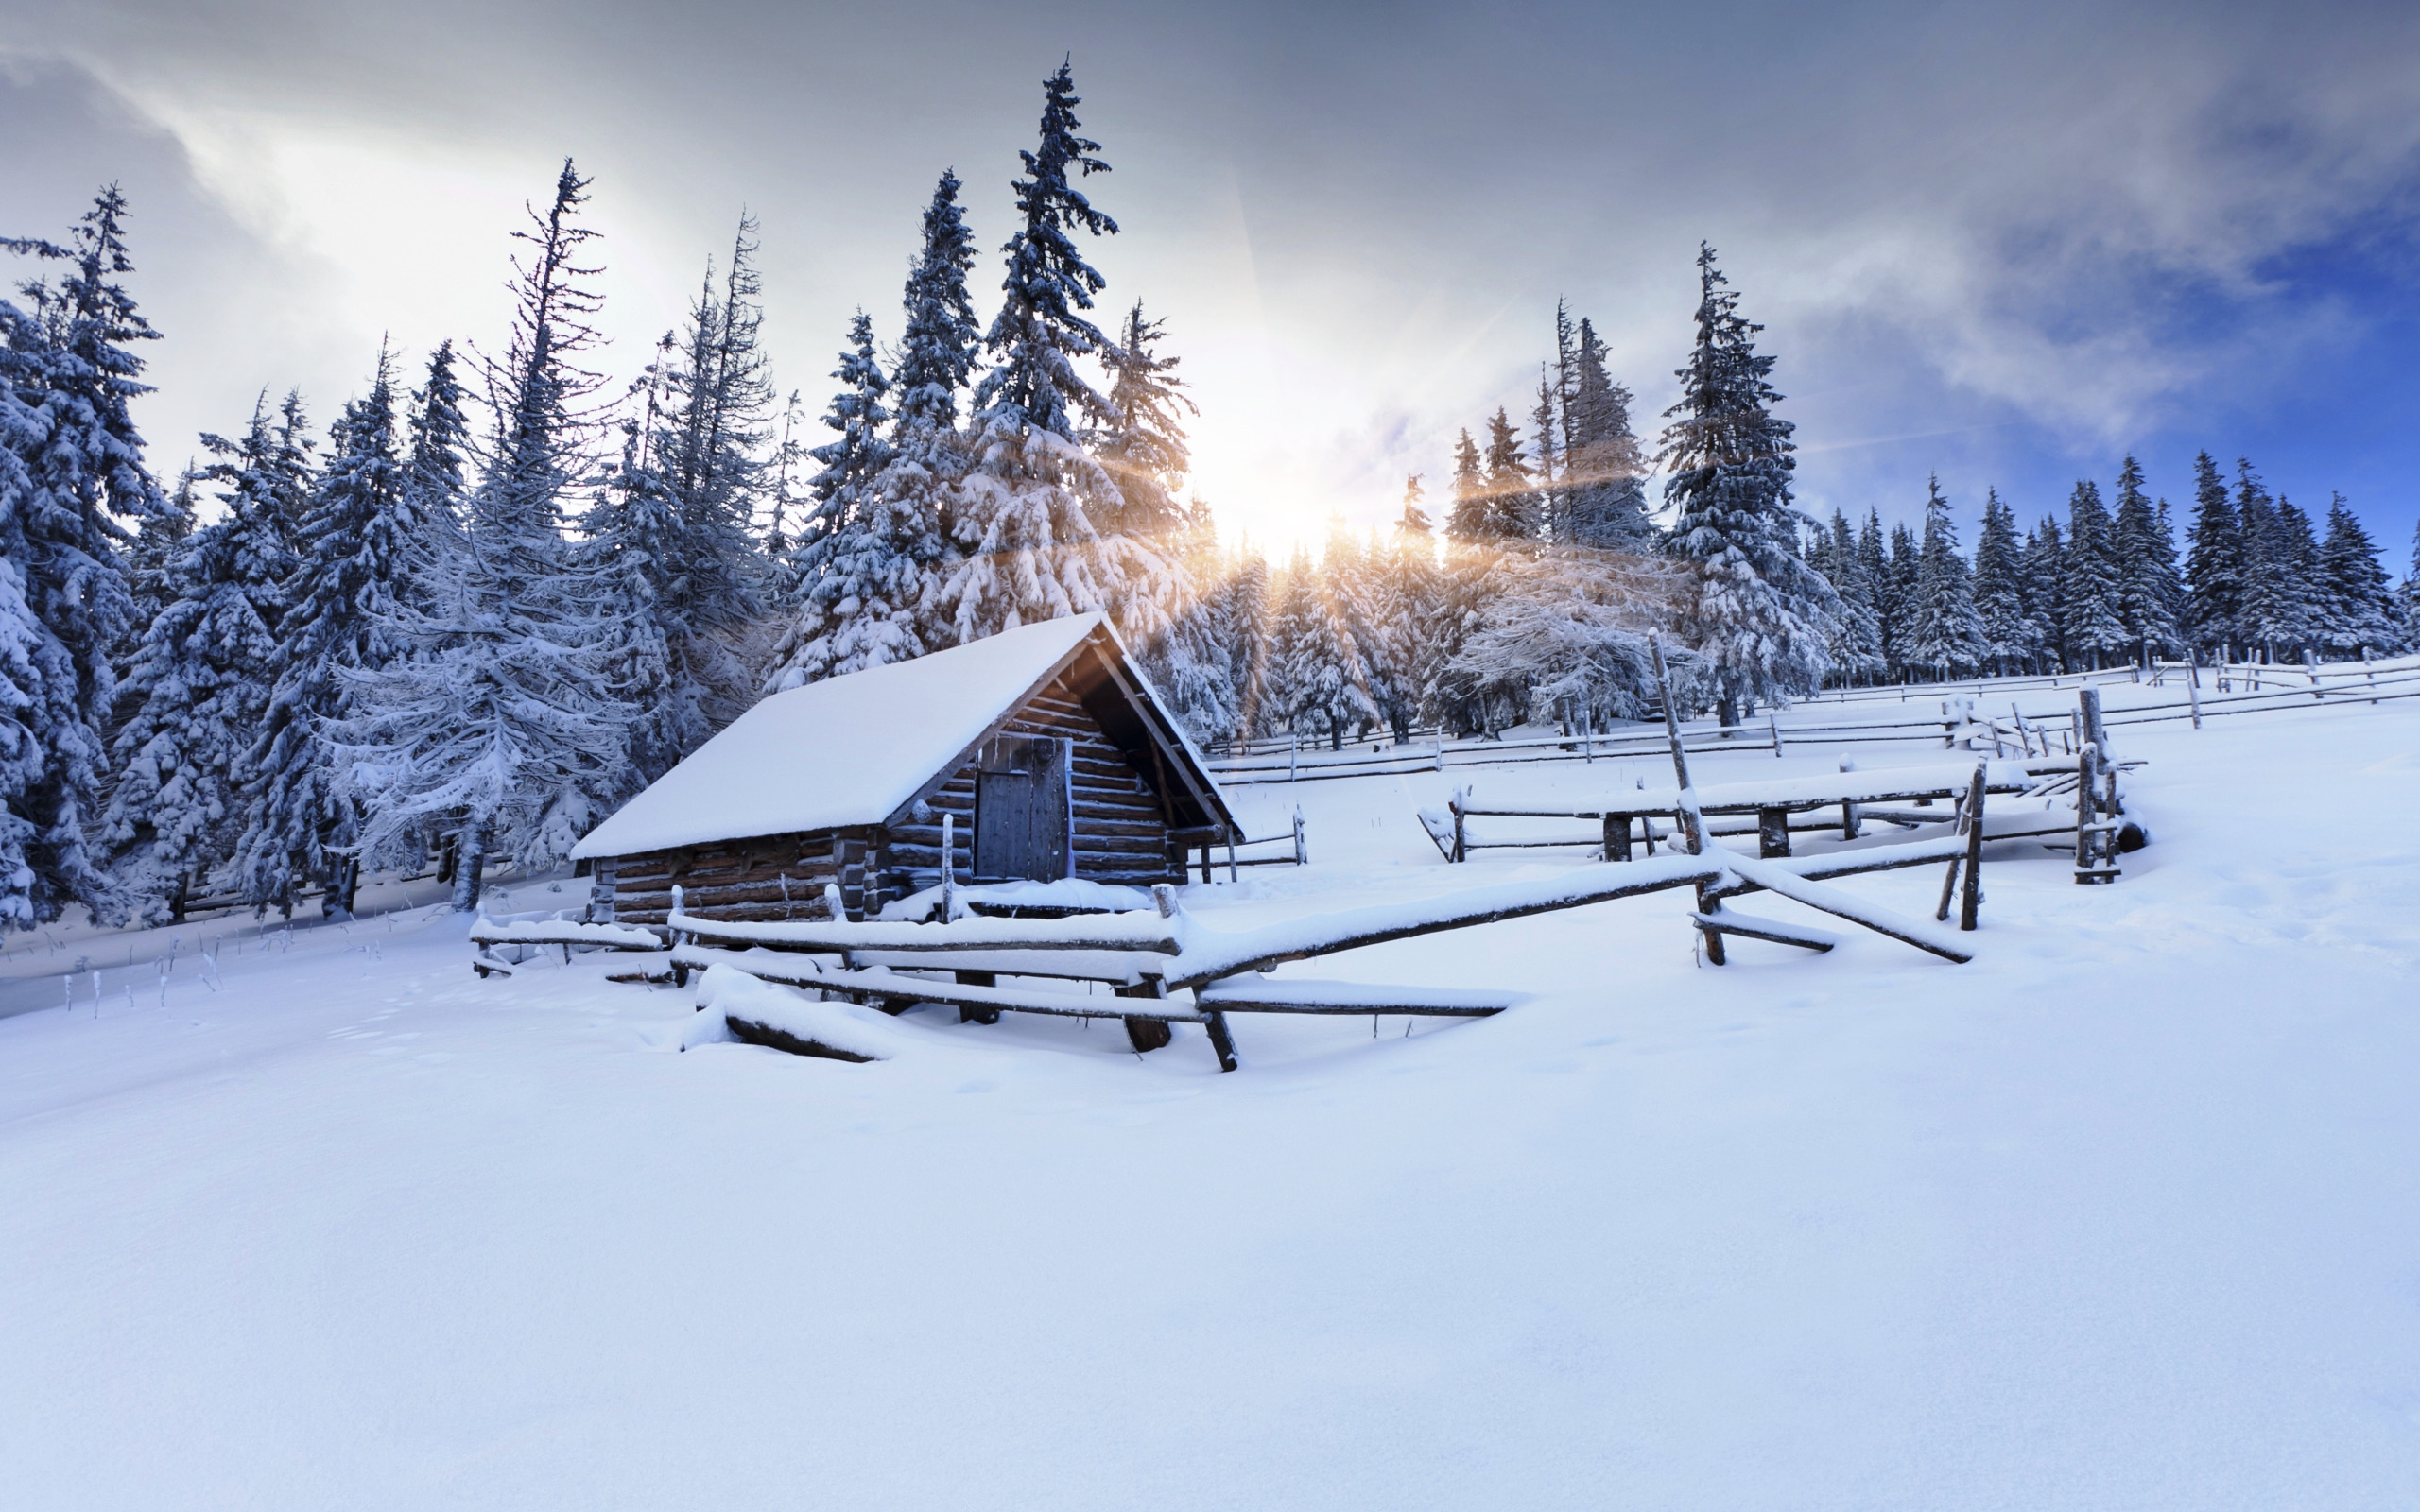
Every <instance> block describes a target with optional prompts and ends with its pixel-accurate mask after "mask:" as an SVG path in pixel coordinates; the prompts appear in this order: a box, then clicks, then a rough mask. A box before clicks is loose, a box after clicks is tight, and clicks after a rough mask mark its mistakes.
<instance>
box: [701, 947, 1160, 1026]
mask: <svg viewBox="0 0 2420 1512" xmlns="http://www.w3.org/2000/svg"><path fill="white" fill-rule="evenodd" d="M672 958H673V960H674V962H675V963H676V964H678V965H680V966H683V967H684V968H686V969H687V970H689V971H704V970H705V969H706V968H707V967H709V966H718V965H719V966H732V967H736V968H737V969H739V970H740V971H745V972H747V973H748V974H749V975H751V976H753V977H757V978H759V979H761V980H763V981H767V982H780V983H783V984H785V985H787V986H789V987H803V988H812V989H814V990H816V991H820V992H830V993H833V994H835V995H836V996H840V997H846V998H850V999H852V1000H854V1001H857V1002H883V1003H898V1004H915V1003H937V1004H940V1005H942V1006H943V1007H954V1008H977V1009H999V1008H1007V1009H1010V1010H1011V1011H1013V1012H1017V1013H1046V1014H1050V1015H1053V1016H1055V1017H1058V1018H1063V1019H1123V1018H1126V1017H1128V1016H1130V1015H1138V1016H1142V1017H1147V1018H1154V1019H1170V1020H1174V1021H1175V1022H1179V1023H1199V1022H1201V1014H1199V1013H1197V1012H1195V1011H1193V1010H1192V1009H1191V1008H1189V1007H1187V1006H1185V1005H1183V1004H1181V1003H1177V1002H1173V1001H1162V1002H1157V1003H1151V1004H1148V1005H1147V1004H1143V1003H1137V1002H1131V1001H1129V1000H1127V999H1123V998H1117V997H1084V996H1080V995H1078V994H1076V993H1072V992H1036V991H1030V990H1026V989H1022V988H1001V987H972V986H963V985H960V984H959V983H957V982H947V981H942V980H940V979H939V978H938V977H930V976H904V975H901V974H899V973H898V972H895V971H890V970H888V969H887V968H875V969H873V970H869V971H851V970H849V969H848V968H846V967H840V966H832V967H824V966H821V965H819V964H818V963H817V962H816V961H814V960H813V959H811V958H809V957H807V956H804V955H797V954H785V953H782V952H778V951H718V950H715V949H712V948H711V947H708V946H703V945H683V946H682V947H681V948H680V949H679V950H677V951H675V952H673V955H672Z"/></svg>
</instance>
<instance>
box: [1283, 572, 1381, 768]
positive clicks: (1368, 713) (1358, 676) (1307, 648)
mask: <svg viewBox="0 0 2420 1512" xmlns="http://www.w3.org/2000/svg"><path fill="white" fill-rule="evenodd" d="M1271 639H1272V641H1273V644H1272V646H1271V651H1272V661H1273V662H1274V663H1275V665H1274V666H1273V668H1272V669H1271V670H1272V676H1271V681H1272V683H1273V684H1274V687H1273V688H1272V690H1271V691H1272V692H1273V693H1275V694H1276V695H1277V696H1278V697H1279V698H1280V699H1281V700H1282V708H1283V712H1284V716H1285V721H1286V727H1287V728H1288V729H1289V730H1297V731H1300V732H1302V733H1305V734H1321V733H1324V734H1325V735H1326V736H1327V737H1328V742H1329V745H1330V747H1341V746H1342V745H1343V743H1344V731H1345V729H1346V727H1347V726H1349V725H1352V724H1354V723H1356V722H1360V723H1363V724H1371V723H1375V722H1376V721H1377V719H1378V718H1379V713H1378V708H1377V705H1376V704H1374V702H1372V701H1371V698H1370V696H1369V694H1368V692H1367V688H1368V685H1369V677H1368V672H1367V670H1366V669H1365V668H1364V667H1363V666H1362V664H1361V658H1360V653H1359V651H1358V649H1357V647H1356V645H1355V644H1354V640H1353V635H1352V632H1351V629H1350V627H1348V626H1347V625H1346V623H1345V616H1344V613H1343V610H1342V608H1341V606H1340V605H1339V604H1338V602H1337V600H1336V598H1335V595H1334V594H1332V593H1328V592H1327V591H1326V585H1325V583H1324V582H1323V581H1322V575H1321V572H1320V570H1319V568H1318V567H1317V566H1316V565H1314V564H1313V563H1312V561H1311V558H1310V555H1309V553H1307V552H1305V550H1304V549H1303V548H1302V547H1301V546H1299V545H1298V546H1296V547H1295V548H1294V556H1293V559H1292V560H1290V561H1289V562H1288V563H1287V567H1286V581H1285V586H1284V589H1283V590H1282V592H1281V593H1280V595H1279V599H1278V607H1277V626H1276V633H1275V634H1274V636H1272V638H1271Z"/></svg>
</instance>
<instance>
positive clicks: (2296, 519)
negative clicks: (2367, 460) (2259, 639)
mask: <svg viewBox="0 0 2420 1512" xmlns="http://www.w3.org/2000/svg"><path fill="white" fill-rule="evenodd" d="M2275 519H2276V531H2277V536H2276V547H2275V550H2274V553H2273V558H2272V560H2273V563H2274V566H2275V568H2276V570H2277V571H2278V574H2279V576H2280V577H2281V578H2282V579H2283V583H2284V587H2283V590H2282V591H2281V593H2279V599H2280V602H2281V603H2282V604H2284V605H2285V606H2286V609H2285V614H2286V618H2285V619H2284V621H2283V622H2282V624H2281V625H2280V626H2279V627H2278V634H2277V636H2276V640H2277V642H2278V644H2279V646H2280V649H2282V650H2286V651H2288V652H2289V653H2295V654H2293V655H2290V657H2289V659H2290V660H2299V655H2298V653H2300V652H2303V651H2306V650H2310V649H2313V648H2315V647H2316V646H2317V645H2318V644H2319V643H2320V640H2321V638H2322V635H2323V633H2324V632H2323V628H2322V625H2321V620H2322V617H2323V614H2324V610H2323V607H2322V602H2321V600H2322V595H2323V593H2325V580H2324V578H2323V577H2322V576H2321V571H2320V561H2319V536H2318V533H2317V532H2316V531H2314V530H2313V529H2312V528H2311V522H2310V516H2309V515H2308V514H2305V513H2304V512H2303V511H2302V509H2301V508H2300V507H2297V506H2296V505H2295V504H2294V503H2293V502H2292V501H2291V500H2290V499H2288V498H2287V497H2286V496H2285V495H2284V494H2282V493H2281V494H2279V495H2278V496H2277V512H2276V516H2275Z"/></svg>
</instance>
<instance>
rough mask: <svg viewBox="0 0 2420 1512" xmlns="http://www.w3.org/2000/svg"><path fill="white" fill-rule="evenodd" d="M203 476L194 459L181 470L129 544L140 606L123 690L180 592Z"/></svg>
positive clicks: (124, 658)
mask: <svg viewBox="0 0 2420 1512" xmlns="http://www.w3.org/2000/svg"><path fill="white" fill-rule="evenodd" d="M199 482H200V476H199V472H197V471H196V470H195V468H194V465H193V463H191V462H187V463H186V464H185V467H184V471H183V472H180V473H178V474H177V482H176V487H174V488H172V489H170V490H168V493H167V498H166V499H165V501H164V505H163V507H162V508H161V509H160V512H159V513H157V514H154V515H152V516H150V517H149V518H147V519H146V520H145V521H143V523H142V524H141V525H140V526H138V527H137V528H136V530H135V531H134V541H133V543H132V544H131V545H130V547H128V549H127V552H126V577H127V587H128V589H129V590H130V592H131V593H132V594H133V602H134V610H133V614H132V616H131V618H130V620H129V621H128V625H127V633H126V635H125V637H124V638H123V640H121V642H120V643H119V650H118V654H117V655H116V657H115V658H114V661H115V662H116V665H117V667H118V680H119V683H120V688H121V692H122V691H123V686H124V683H125V676H126V669H127V668H129V667H130V666H132V665H133V664H134V658H135V654H136V653H137V652H138V651H140V650H141V649H142V646H143V632H144V630H145V629H147V628H148V627H149V626H150V624H151V621H152V619H153V618H154V617H156V616H157V615H158V614H159V612H160V610H163V609H164V608H166V607H167V604H168V601H169V600H170V599H172V598H174V597H175V596H176V584H175V581H174V576H175V571H176V564H177V559H178V558H181V557H182V556H183V555H184V549H185V542H186V541H188V540H190V539H191V538H192V536H193V532H194V526H195V524H197V523H198V518H199V509H200V502H201V501H200V495H199V491H198V485H199ZM122 712H124V713H131V712H132V711H130V710H123V711H122Z"/></svg>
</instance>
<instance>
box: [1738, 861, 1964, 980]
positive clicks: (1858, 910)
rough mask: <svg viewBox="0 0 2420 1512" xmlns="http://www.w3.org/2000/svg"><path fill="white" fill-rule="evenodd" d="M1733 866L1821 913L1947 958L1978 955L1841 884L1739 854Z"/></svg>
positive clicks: (1942, 932)
mask: <svg viewBox="0 0 2420 1512" xmlns="http://www.w3.org/2000/svg"><path fill="white" fill-rule="evenodd" d="M1731 866H1732V868H1733V869H1734V870H1735V871H1737V873H1738V874H1739V876H1740V877H1741V878H1742V879H1744V880H1746V881H1749V882H1753V883H1755V884H1756V885H1759V886H1761V887H1763V888H1765V889H1766V890H1767V891H1769V892H1777V893H1779V894H1781V895H1782V896H1783V897H1785V898H1787V899H1789V900H1790V901H1791V902H1799V903H1805V904H1806V906H1807V907H1809V908H1812V909H1815V910H1816V911H1817V912H1819V913H1826V914H1831V915H1833V916H1834V917H1836V918H1840V919H1847V920H1848V921H1849V922H1850V923H1853V924H1862V925H1864V926H1865V927H1866V928H1868V929H1870V930H1873V931H1874V932H1875V933H1876V934H1877V935H1887V936H1890V937H1891V938H1893V939H1895V940H1898V941H1899V942H1901V943H1902V944H1907V945H1913V946H1914V947H1915V948H1916V949H1918V950H1920V951H1927V952H1929V953H1931V954H1935V955H1938V956H1940V957H1941V958H1942V959H1943V960H1945V961H1955V962H1957V963H1958V964H1959V965H1964V964H1965V963H1967V962H1968V961H1971V960H1973V959H1974V958H1975V953H1974V951H1973V950H1971V949H1969V948H1968V947H1967V946H1966V945H1965V944H1964V942H1962V941H1961V940H1960V939H1959V937H1958V936H1956V935H1954V934H1951V933H1949V932H1947V931H1945V930H1940V929H1936V928H1934V927H1933V925H1932V924H1931V923H1930V922H1928V921H1927V920H1924V919H1910V918H1908V917H1907V916H1906V915H1904V914H1900V913H1896V912H1894V911H1893V910H1891V909H1888V908H1881V907H1877V906H1876V905H1875V904H1873V903H1869V902H1866V901H1865V900H1864V899H1862V898H1853V897H1851V896H1849V895H1848V894H1847V893H1844V892H1841V891H1840V890H1839V889H1838V888H1834V887H1826V886H1824V885H1821V884H1819V883H1812V882H1808V881H1807V880H1806V878H1804V877H1800V876H1797V875H1795V874H1794V873H1792V872H1790V871H1789V870H1787V869H1785V868H1782V867H1781V866H1780V865H1779V864H1777V863H1774V862H1771V861H1751V860H1749V859H1748V858H1747V857H1746V856H1735V857H1733V858H1732V860H1731Z"/></svg>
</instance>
